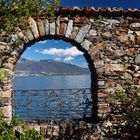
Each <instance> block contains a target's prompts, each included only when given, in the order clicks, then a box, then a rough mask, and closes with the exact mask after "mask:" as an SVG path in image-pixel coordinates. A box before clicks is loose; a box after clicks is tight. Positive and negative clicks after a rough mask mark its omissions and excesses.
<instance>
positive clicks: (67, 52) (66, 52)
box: [40, 47, 83, 57]
mask: <svg viewBox="0 0 140 140" xmlns="http://www.w3.org/2000/svg"><path fill="white" fill-rule="evenodd" d="M40 53H42V54H49V55H56V56H71V57H74V56H78V55H82V54H83V52H81V51H79V50H78V49H77V48H76V47H71V48H66V49H57V48H50V49H45V50H42V51H40Z"/></svg>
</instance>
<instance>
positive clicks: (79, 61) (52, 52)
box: [22, 40, 87, 67]
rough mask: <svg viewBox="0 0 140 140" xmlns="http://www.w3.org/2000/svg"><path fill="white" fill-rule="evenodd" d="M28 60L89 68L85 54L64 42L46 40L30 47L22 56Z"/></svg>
mask: <svg viewBox="0 0 140 140" xmlns="http://www.w3.org/2000/svg"><path fill="white" fill-rule="evenodd" d="M22 58H26V59H35V60H40V59H52V60H56V61H62V62H66V63H71V64H76V65H79V66H82V67H87V62H86V60H85V58H84V56H83V53H82V52H81V51H79V50H78V49H77V48H76V47H75V46H73V45H72V44H71V43H67V42H64V41H62V40H44V41H39V42H36V43H35V44H34V45H32V46H30V47H28V48H27V49H26V50H25V52H24V53H23V54H22Z"/></svg>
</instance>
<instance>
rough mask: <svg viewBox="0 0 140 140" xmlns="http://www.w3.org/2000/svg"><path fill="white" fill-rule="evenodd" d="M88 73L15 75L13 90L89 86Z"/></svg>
mask: <svg viewBox="0 0 140 140" xmlns="http://www.w3.org/2000/svg"><path fill="white" fill-rule="evenodd" d="M90 85H91V79H90V75H68V76H17V77H15V78H14V89H15V90H46V89H71V88H72V89H75V88H90Z"/></svg>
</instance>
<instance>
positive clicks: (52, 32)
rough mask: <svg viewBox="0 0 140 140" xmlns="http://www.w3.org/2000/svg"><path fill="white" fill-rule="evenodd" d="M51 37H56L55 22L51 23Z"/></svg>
mask: <svg viewBox="0 0 140 140" xmlns="http://www.w3.org/2000/svg"><path fill="white" fill-rule="evenodd" d="M50 35H55V21H54V22H52V23H50Z"/></svg>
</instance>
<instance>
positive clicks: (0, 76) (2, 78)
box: [0, 68, 5, 80]
mask: <svg viewBox="0 0 140 140" xmlns="http://www.w3.org/2000/svg"><path fill="white" fill-rule="evenodd" d="M4 79H5V76H4V74H3V69H2V68H0V80H4Z"/></svg>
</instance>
